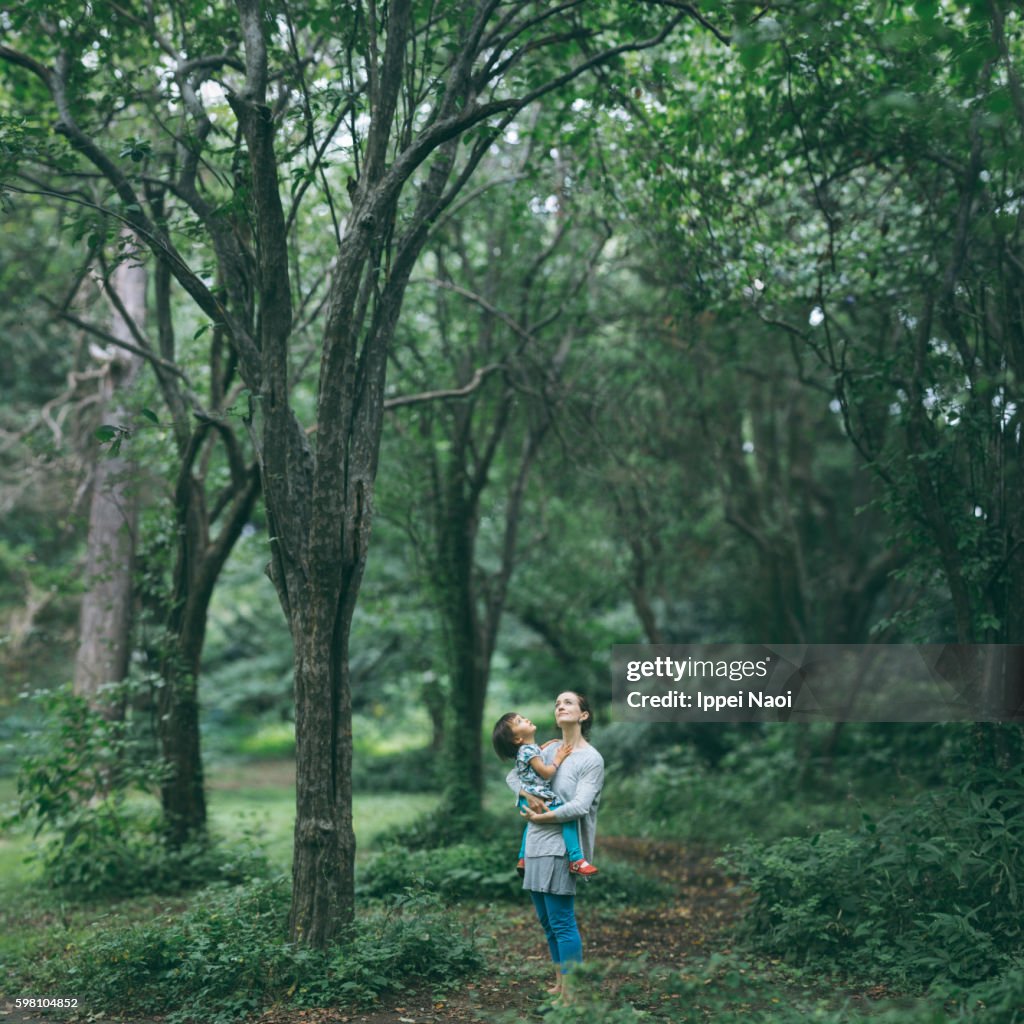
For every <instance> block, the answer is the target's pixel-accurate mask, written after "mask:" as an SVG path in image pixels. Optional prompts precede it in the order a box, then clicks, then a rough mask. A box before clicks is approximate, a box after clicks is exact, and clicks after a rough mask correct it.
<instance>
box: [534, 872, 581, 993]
mask: <svg viewBox="0 0 1024 1024" xmlns="http://www.w3.org/2000/svg"><path fill="white" fill-rule="evenodd" d="M530 897H531V899H532V900H533V906H534V909H535V910H536V911H537V920H538V921H540V925H541V927H542V928H543V929H544V934H545V936H546V937H547V940H548V949H549V950H550V951H551V960H552V963H554V964H555V965H556V966H557V967H559V969H560V970H561V972H562V974H568V973H569V968H570V966H571V965H572V964H579V963H582V962H583V941H582V940H581V939H580V930H579V928H577V927H576V913H575V910H574V902H575V900H576V897H575V896H561V895H558V894H556V893H553V892H533V891H532V890H531V891H530Z"/></svg>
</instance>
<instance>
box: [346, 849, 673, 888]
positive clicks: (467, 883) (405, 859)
mask: <svg viewBox="0 0 1024 1024" xmlns="http://www.w3.org/2000/svg"><path fill="white" fill-rule="evenodd" d="M514 842H515V845H513V843H512V842H509V841H508V840H507V839H497V840H495V839H490V840H488V839H484V840H479V841H473V842H462V843H456V844H455V845H453V846H446V847H440V848H434V849H416V850H404V849H402V848H401V847H399V846H397V845H395V844H392V845H391V846H389V848H388V849H387V850H386V851H385V852H383V853H381V854H379V855H378V856H377V857H375V858H374V859H373V860H372V861H370V862H369V863H368V864H367V865H366V866H365V867H363V868H361V869H360V872H359V874H358V876H357V881H358V886H359V892H360V893H361V895H364V896H371V897H378V898H379V897H394V896H396V895H398V894H400V893H403V892H405V891H406V890H408V889H410V888H412V889H425V890H427V891H429V892H435V893H437V894H439V895H440V896H443V897H444V898H445V899H450V900H463V899H464V900H473V901H481V900H482V901H499V900H500V901H521V900H522V899H523V898H524V897H523V883H522V881H521V880H520V879H519V877H518V876H517V875H516V873H515V853H516V850H517V848H518V842H519V840H518V837H516V838H515V840H514ZM599 855H600V843H599V844H598V862H599V865H600V869H601V874H600V875H599V876H598V877H597V878H595V879H593V880H591V881H588V882H585V883H581V884H580V885H579V886H578V887H577V893H578V894H579V895H580V896H581V898H582V899H584V900H585V901H587V902H590V903H603V904H614V905H626V904H635V903H644V902H652V901H656V900H661V899H666V898H668V897H669V896H670V895H671V893H672V890H671V887H669V886H667V885H666V884H664V883H662V882H659V881H658V880H657V879H654V878H652V877H650V876H649V875H646V874H644V873H643V872H640V871H637V870H636V869H635V868H634V867H632V866H629V865H625V864H622V863H618V862H616V861H612V860H609V859H608V858H607V857H604V858H601V857H600V856H599Z"/></svg>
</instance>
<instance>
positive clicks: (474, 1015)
mask: <svg viewBox="0 0 1024 1024" xmlns="http://www.w3.org/2000/svg"><path fill="white" fill-rule="evenodd" d="M601 849H602V852H608V853H611V854H612V855H613V856H614V857H615V858H616V859H619V860H628V861H630V862H632V863H634V864H636V865H637V867H638V868H640V869H641V870H643V871H645V872H648V873H650V874H653V875H655V876H656V877H658V878H660V879H661V880H663V881H665V882H667V883H669V884H670V885H671V886H672V888H673V890H674V896H673V898H672V899H671V900H669V901H664V900H662V901H660V902H658V903H657V904H654V905H648V906H644V907H603V906H600V905H597V904H595V905H592V906H587V902H586V895H585V894H584V895H583V896H581V897H580V898H579V900H578V901H577V917H578V920H579V925H580V932H581V933H582V936H583V946H584V954H585V956H586V957H587V959H588V960H589V961H591V962H594V963H607V964H622V963H624V962H625V963H628V962H630V961H633V960H635V959H636V958H637V957H639V956H642V955H643V956H646V962H647V963H648V964H661V965H665V966H669V967H674V968H685V966H686V965H687V963H688V962H689V961H698V960H703V959H705V958H706V957H707V956H708V955H710V953H711V952H712V950H714V949H723V948H725V946H726V939H725V935H724V933H725V930H726V928H727V926H728V925H729V924H730V923H731V922H733V921H734V920H735V919H736V916H737V915H738V913H739V910H740V903H739V898H738V896H737V895H736V893H735V892H734V890H733V888H732V886H731V884H730V882H729V880H728V879H726V878H725V877H724V876H723V875H722V873H721V872H720V871H719V870H718V869H717V868H716V867H715V866H714V864H713V860H714V857H713V856H711V855H707V854H701V853H698V852H696V851H692V850H689V849H687V848H686V847H683V846H679V845H678V844H674V843H655V842H649V841H644V840H634V839H629V838H626V837H612V838H609V837H607V836H605V837H603V838H602V840H601ZM593 884H595V885H596V884H599V880H595V882H594V883H593ZM496 913H500V914H503V915H504V916H505V920H504V926H503V929H502V940H501V946H500V948H497V946H496V945H492V946H491V948H490V950H489V952H488V964H487V967H486V968H485V969H484V971H483V973H482V975H481V978H480V979H478V980H477V981H475V982H473V983H470V984H468V985H466V986H465V988H464V989H463V990H462V991H459V992H452V993H448V994H446V995H443V996H437V997H431V995H430V994H429V993H422V994H420V995H418V996H415V997H414V996H412V995H410V996H407V997H405V998H389V999H387V1000H386V1001H384V1002H383V1003H382V1004H381V1005H380V1006H379V1007H375V1008H373V1009H368V1010H364V1011H361V1012H354V1011H351V1010H337V1009H323V1010H279V1011H274V1010H271V1011H268V1012H267V1013H265V1014H263V1016H261V1017H259V1018H258V1019H257V1021H256V1022H254V1024H471V1022H472V1024H477V1022H487V1024H490V1022H493V1021H496V1020H500V1019H503V1018H507V1019H508V1020H510V1021H516V1020H522V1019H526V1018H529V1017H532V1016H535V1015H536V1014H537V1013H539V1012H540V1011H541V1010H542V1008H543V1007H544V1005H545V1004H546V995H545V992H544V989H545V987H546V986H547V985H548V984H549V982H550V980H551V974H552V972H551V967H550V961H549V960H548V956H547V950H546V948H544V943H543V938H542V936H541V932H540V926H539V925H538V924H537V920H536V918H535V917H534V914H533V910H532V909H531V908H530V907H529V905H528V904H527V903H526V901H525V899H524V902H523V904H522V905H515V906H512V907H509V908H504V907H502V908H496V909H492V910H489V911H488V910H480V911H479V912H478V914H477V916H478V917H479V918H481V921H480V922H479V923H480V929H479V930H480V931H481V932H483V933H485V934H486V933H488V932H494V931H495V930H496V929H495V928H494V923H495V922H494V921H493V919H492V918H493V915H494V914H496ZM485 914H486V915H488V917H489V919H488V920H487V921H483V920H482V919H483V917H484V915H485ZM523 965H525V968H524V966H523ZM611 984H612V988H611V989H610V990H608V994H609V995H610V996H612V997H613V998H614V986H615V985H616V983H615V982H614V981H612V983H611ZM636 984H637V983H636V981H635V979H634V982H633V987H634V991H633V992H632V993H631V998H632V999H633V1000H634V1001H636V999H637V994H636V991H635V989H636ZM639 987H640V995H639V1002H640V1003H642V1002H643V993H642V988H643V986H642V981H641V983H640V986H639Z"/></svg>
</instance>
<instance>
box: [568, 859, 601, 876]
mask: <svg viewBox="0 0 1024 1024" xmlns="http://www.w3.org/2000/svg"><path fill="white" fill-rule="evenodd" d="M569 873H570V874H573V875H583V876H584V877H585V878H590V877H591V876H592V875H596V874H597V868H595V867H594V865H593V864H591V863H590V861H587V860H574V861H573V862H572V863H571V864H570V865H569Z"/></svg>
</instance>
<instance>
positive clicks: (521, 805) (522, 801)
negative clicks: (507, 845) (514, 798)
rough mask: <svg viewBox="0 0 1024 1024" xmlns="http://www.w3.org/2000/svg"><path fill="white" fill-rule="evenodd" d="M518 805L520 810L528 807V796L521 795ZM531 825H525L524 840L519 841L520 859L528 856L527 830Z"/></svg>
mask: <svg viewBox="0 0 1024 1024" xmlns="http://www.w3.org/2000/svg"><path fill="white" fill-rule="evenodd" d="M518 807H519V810H523V809H524V808H525V807H526V798H525V797H520V798H519V800H518ZM529 827H530V826H529V825H525V826H523V838H522V840H521V841H520V843H519V860H522V859H523V858H524V857H525V856H526V830H527V829H528V828H529Z"/></svg>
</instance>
